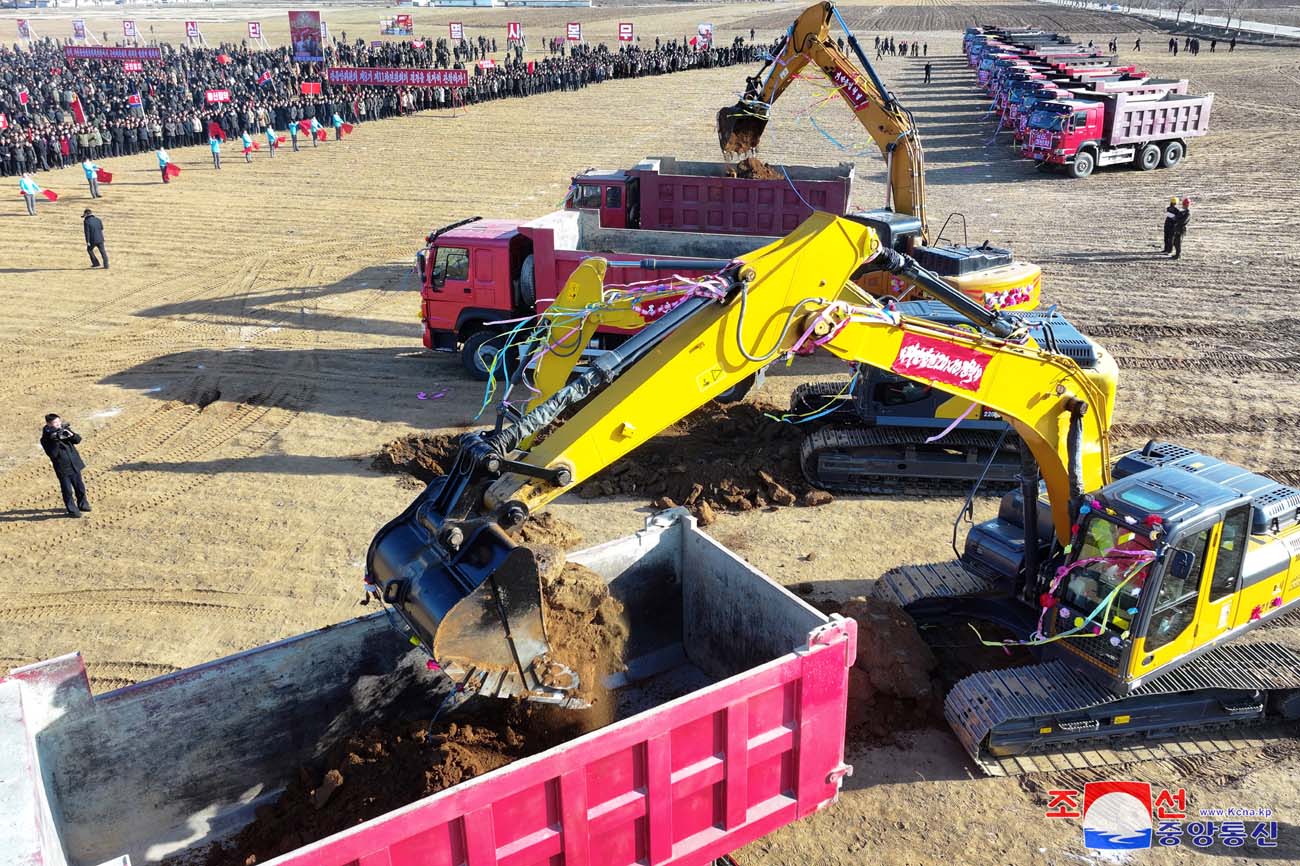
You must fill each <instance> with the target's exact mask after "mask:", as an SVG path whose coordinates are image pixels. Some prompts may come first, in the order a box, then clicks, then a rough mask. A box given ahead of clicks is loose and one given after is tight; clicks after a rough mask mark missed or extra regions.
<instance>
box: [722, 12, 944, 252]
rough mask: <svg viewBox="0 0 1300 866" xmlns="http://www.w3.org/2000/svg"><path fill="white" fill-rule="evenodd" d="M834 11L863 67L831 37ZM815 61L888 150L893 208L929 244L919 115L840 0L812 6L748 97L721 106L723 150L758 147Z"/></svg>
mask: <svg viewBox="0 0 1300 866" xmlns="http://www.w3.org/2000/svg"><path fill="white" fill-rule="evenodd" d="M832 17H834V18H835V19H836V20H838V21H839V22H840V26H841V27H843V28H844V32H845V33H846V34H847V35H848V43H849V46H850V48H852V50H853V52H854V54H855V55H856V56H857V59H858V62H859V63H860V64H861V67H862V69H859V68H858V67H856V66H854V64H853V61H852V60H851V59H850V58H849V57H847V56H845V55H844V53H843V52H841V51H840V50H839V48H838V47H837V45H836V44H835V41H834V40H833V39H831V37H830V25H831V18H832ZM809 63H812V64H813V65H815V66H816V67H817V68H818V69H820V70H821V71H822V74H823V75H825V76H826V78H827V79H828V80H829V81H830V82H831V84H832V85H833V86H834V87H835V88H836V90H837V91H838V92H839V95H840V96H841V97H843V99H844V101H845V102H847V103H848V105H849V108H850V109H851V110H852V111H853V113H854V115H855V116H856V117H857V118H858V122H859V123H861V124H862V127H863V129H865V130H866V131H867V134H868V135H870V136H871V139H872V141H874V142H875V143H876V145H877V146H878V147H879V148H880V151H881V153H882V154H883V156H884V158H885V165H886V173H887V174H888V176H889V190H888V198H887V200H886V202H885V207H887V208H891V209H893V210H895V211H897V212H898V213H904V214H911V215H913V216H916V217H918V218H919V219H920V220H921V236H922V243H927V242H928V241H927V240H926V238H927V237H928V229H927V226H926V221H925V156H924V153H923V152H922V150H921V140H920V137H919V136H918V135H917V131H916V126H915V124H914V123H913V122H912V117H911V113H910V112H908V111H907V109H905V108H903V106H902V105H900V104H899V103H898V101H897V100H895V99H894V97H893V95H892V94H891V93H890V92H889V90H888V88H886V87H885V84H884V82H883V81H881V79H880V76H879V75H877V74H876V70H875V67H873V66H872V65H871V62H870V61H869V60H868V59H867V56H866V54H865V53H864V52H863V51H862V49H861V47H860V46H859V45H858V41H857V37H855V36H854V35H853V32H852V31H851V30H850V29H849V28H848V26H847V25H846V24H845V23H844V19H843V18H841V17H840V14H839V11H838V10H837V9H836V8H835V6H834V4H832V3H818V4H816V5H814V6H809V7H808V8H807V9H805V10H804V11H803V13H802V14H801V15H800V16H799V18H798V19H797V20H796V21H795V23H794V25H793V26H792V27H791V28H790V29H789V31H787V32H786V35H785V38H784V39H783V40H782V42H781V45H780V48H779V49H778V50H777V52H776V55H775V56H774V57H772V58H771V59H770V60H769V61H768V62H767V64H766V65H765V66H764V67H763V68H762V69H761V70H760V71H759V73H758V75H756V76H753V77H751V78H750V79H748V81H747V87H746V90H745V95H744V97H742V99H741V100H740V102H738V103H737V104H736V105H734V106H731V107H729V108H723V109H722V110H720V111H719V112H718V118H717V123H718V139H719V143H720V144H721V146H722V149H723V151H724V152H728V153H745V152H748V151H752V150H754V149H755V148H756V147H757V146H758V142H759V139H760V138H761V136H762V134H763V129H764V127H766V125H767V120H768V117H769V115H770V112H771V108H772V105H773V104H774V103H775V102H776V100H777V99H778V98H779V97H780V96H781V94H782V93H784V92H785V89H786V88H787V87H789V86H790V83H791V82H792V81H794V80H795V78H796V77H797V76H798V74H799V72H800V71H801V70H802V69H803V68H804V67H805V66H806V65H808V64H809ZM863 70H865V74H864V72H863Z"/></svg>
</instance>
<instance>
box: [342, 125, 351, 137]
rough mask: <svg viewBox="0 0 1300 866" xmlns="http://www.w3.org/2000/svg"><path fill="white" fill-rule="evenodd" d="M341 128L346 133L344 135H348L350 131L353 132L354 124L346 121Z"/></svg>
mask: <svg viewBox="0 0 1300 866" xmlns="http://www.w3.org/2000/svg"><path fill="white" fill-rule="evenodd" d="M341 129H342V130H343V134H344V135H348V134H349V133H351V132H352V124H350V123H345V124H343V126H342V127H341Z"/></svg>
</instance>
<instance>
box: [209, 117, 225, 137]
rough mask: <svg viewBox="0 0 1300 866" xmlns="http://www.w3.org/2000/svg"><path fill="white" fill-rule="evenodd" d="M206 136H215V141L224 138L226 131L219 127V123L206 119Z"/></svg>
mask: <svg viewBox="0 0 1300 866" xmlns="http://www.w3.org/2000/svg"><path fill="white" fill-rule="evenodd" d="M208 138H215V139H216V140H217V141H225V140H226V131H225V130H224V129H222V128H221V124H219V123H217V122H216V121H215V120H209V121H208Z"/></svg>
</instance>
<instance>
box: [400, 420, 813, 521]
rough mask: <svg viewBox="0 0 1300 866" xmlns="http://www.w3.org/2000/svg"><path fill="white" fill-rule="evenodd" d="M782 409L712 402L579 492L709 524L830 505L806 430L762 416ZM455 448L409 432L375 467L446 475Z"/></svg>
mask: <svg viewBox="0 0 1300 866" xmlns="http://www.w3.org/2000/svg"><path fill="white" fill-rule="evenodd" d="M782 412H784V410H783V409H779V408H777V407H775V406H772V405H765V404H761V403H737V404H732V405H729V406H719V405H717V404H712V403H711V404H709V405H708V406H705V407H703V408H701V409H699V410H698V411H696V412H695V413H693V414H691V415H689V416H687V417H686V418H685V419H683V420H682V421H680V422H679V423H677V424H675V425H673V426H672V427H670V428H668V429H667V430H665V431H664V432H663V433H661V434H660V435H658V436H656V437H655V438H653V439H651V440H650V441H649V442H647V443H646V444H645V445H642V446H641V447H640V448H638V449H637V450H635V451H633V452H632V453H631V454H629V455H627V456H626V457H624V458H623V459H621V460H619V461H617V462H616V463H614V464H613V465H611V466H609V467H608V468H606V469H605V471H604V472H601V473H599V474H598V475H596V476H595V477H594V478H592V479H591V480H589V481H587V482H585V483H584V484H581V485H580V486H579V487H578V489H577V493H578V495H579V496H581V497H582V498H584V499H594V498H597V497H601V496H638V497H642V498H644V499H645V500H646V501H648V502H650V503H652V504H654V505H655V506H656V507H659V508H671V507H672V506H674V505H683V506H685V507H687V508H689V509H690V510H691V511H692V513H694V514H695V516H696V517H698V518H699V519H700V522H701V523H702V524H704V525H705V526H707V525H708V524H710V523H712V522H713V521H714V519H715V518H716V514H717V512H719V511H730V512H739V511H752V510H753V509H755V508H766V507H769V506H777V505H805V506H813V505H825V504H826V503H828V502H831V501H832V500H833V497H832V496H831V495H830V494H829V493H827V492H826V491H824V490H819V489H817V488H815V487H813V486H812V485H811V484H809V483H808V481H807V479H805V478H804V476H803V471H802V470H801V469H800V467H799V447H800V443H801V440H802V437H801V435H800V432H801V431H800V430H799V429H798V428H795V427H791V426H790V425H789V424H783V423H781V422H779V421H773V420H772V419H771V418H768V417H767V416H766V415H765V414H764V413H772V414H780V413H782ZM455 453H456V441H455V435H454V434H450V435H448V434H444V435H439V436H407V437H405V438H403V439H398V440H396V441H395V442H390V443H389V444H388V445H385V446H384V449H383V450H382V451H381V452H380V453H379V454H378V455H377V456H376V457H375V460H374V465H375V467H376V468H381V469H384V470H385V471H399V472H409V473H411V474H412V475H415V476H416V477H417V478H420V479H422V480H426V481H427V480H428V479H429V478H433V477H436V476H438V475H441V474H442V473H443V472H444V471H445V470H446V469H447V468H448V466H449V464H450V462H451V458H452V457H453V456H454V455H455ZM541 517H542V515H539V516H538V518H535V519H540V518H541ZM551 543H555V542H551Z"/></svg>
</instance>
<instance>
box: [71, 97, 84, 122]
mask: <svg viewBox="0 0 1300 866" xmlns="http://www.w3.org/2000/svg"><path fill="white" fill-rule="evenodd" d="M72 119H73V120H75V121H76V122H77V123H85V122H86V112H85V110H84V109H82V107H81V97H80V96H78V95H77V94H75V93H74V94H72Z"/></svg>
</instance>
